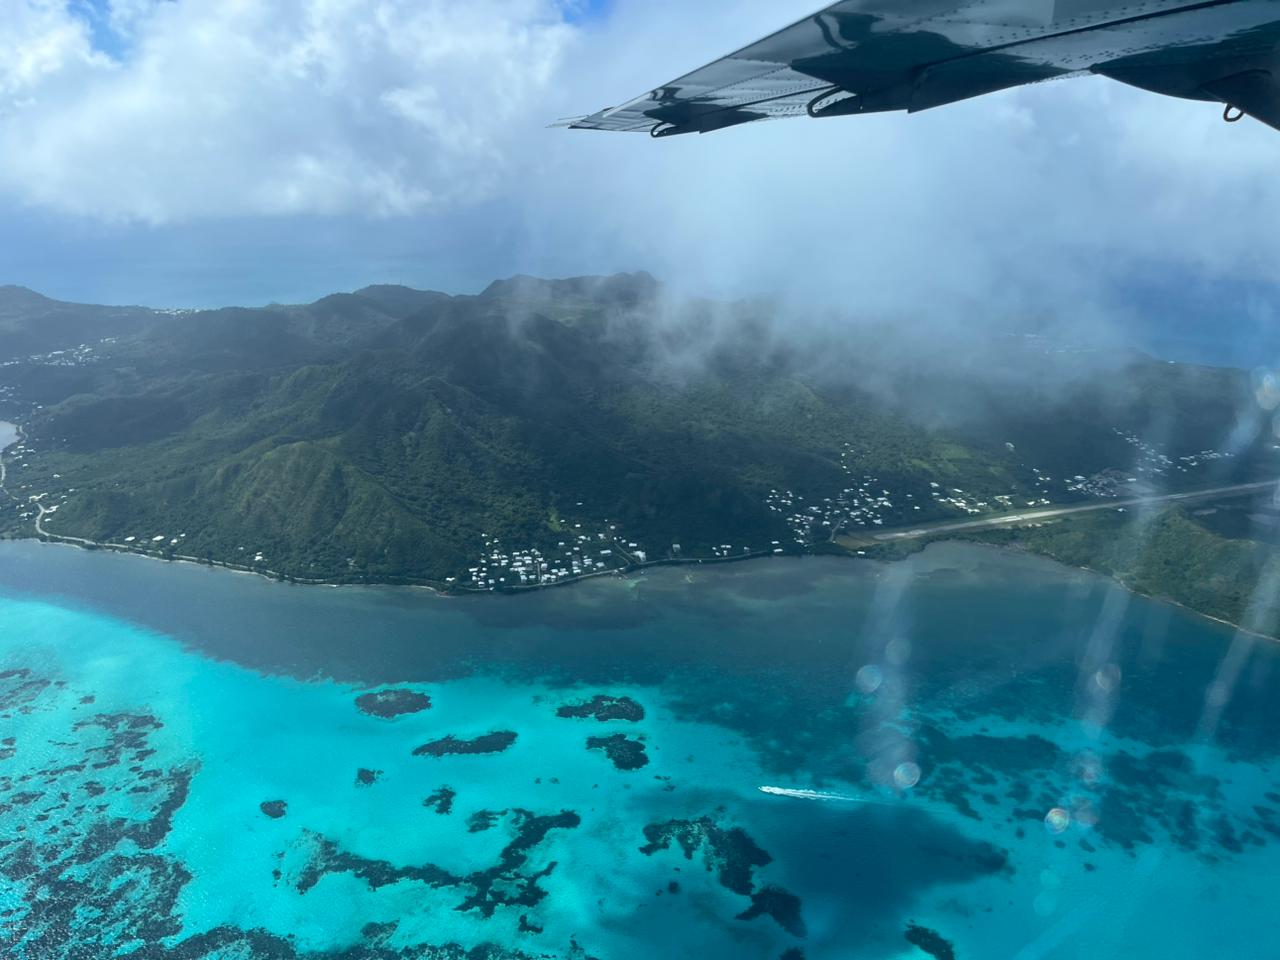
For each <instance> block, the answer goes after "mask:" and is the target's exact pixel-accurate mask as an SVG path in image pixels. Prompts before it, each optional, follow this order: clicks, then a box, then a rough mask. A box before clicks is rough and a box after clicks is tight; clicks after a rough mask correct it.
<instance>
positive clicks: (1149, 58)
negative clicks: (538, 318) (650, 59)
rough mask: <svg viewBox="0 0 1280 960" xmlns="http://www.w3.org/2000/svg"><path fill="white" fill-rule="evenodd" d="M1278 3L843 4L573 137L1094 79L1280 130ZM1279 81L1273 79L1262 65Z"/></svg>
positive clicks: (914, 102)
mask: <svg viewBox="0 0 1280 960" xmlns="http://www.w3.org/2000/svg"><path fill="white" fill-rule="evenodd" d="M1278 50H1280V0H1201V2H1187V0H843V2H840V3H834V4H832V5H831V6H829V7H826V8H824V9H822V10H819V11H818V12H817V13H815V14H813V15H812V16H810V17H806V18H805V19H803V20H801V21H799V22H797V23H793V24H792V25H791V26H789V27H786V28H784V29H782V30H779V31H778V32H777V33H775V34H772V35H770V36H768V37H765V38H764V39H762V40H759V41H757V42H756V43H753V44H751V45H749V46H747V47H744V48H742V49H741V50H739V51H737V52H736V53H731V54H729V55H728V56H726V57H722V58H721V59H719V60H717V61H715V62H714V63H710V64H708V65H707V66H705V67H702V68H700V69H698V70H694V71H693V72H692V73H688V74H685V75H684V76H683V77H680V78H678V79H676V80H673V81H671V82H670V83H668V84H665V85H663V86H661V87H658V88H657V89H655V90H651V91H649V92H648V93H646V94H644V95H643V96H641V97H637V98H636V99H634V100H631V101H628V102H627V103H624V104H622V105H621V106H618V107H611V108H609V109H606V110H601V111H599V112H598V113H594V114H592V115H590V116H587V117H581V118H577V119H573V120H568V121H563V122H562V125H563V126H567V127H570V128H572V129H576V130H621V131H635V132H646V133H649V134H651V135H652V136H655V137H663V136H671V135H675V134H681V133H709V132H711V131H713V130H720V129H723V128H725V127H731V126H736V125H738V124H743V123H751V122H754V121H757V120H773V119H779V118H784V117H797V116H806V115H807V116H810V117H832V116H847V115H850V114H856V113H873V112H880V111H886V110H906V111H917V110H924V109H928V108H930V107H936V106H940V105H942V104H946V103H954V102H955V101H957V100H964V99H967V98H969V97H974V96H978V95H980V94H984V93H991V92H993V91H996V90H1002V89H1004V88H1006V87H1014V86H1020V85H1022V84H1026V83H1034V82H1037V81H1041V80H1049V79H1053V78H1057V77H1066V76H1072V75H1076V74H1083V73H1095V74H1101V75H1104V76H1108V77H1111V78H1113V79H1116V80H1120V81H1122V82H1125V83H1129V84H1132V85H1134V86H1138V87H1142V88H1143V89H1147V90H1152V91H1154V92H1157V93H1164V94H1168V95H1170V96H1177V97H1185V98H1189V99H1195V100H1208V101H1218V102H1220V103H1225V104H1227V105H1228V108H1229V109H1230V108H1235V110H1236V111H1238V112H1239V113H1247V114H1250V115H1252V116H1254V117H1256V118H1257V119H1259V120H1262V121H1263V122H1265V123H1268V124H1270V125H1271V126H1275V127H1277V128H1280V79H1277V78H1280V53H1278V52H1277V51H1278ZM1273 69H1275V71H1276V76H1275V77H1273V75H1272V70H1273Z"/></svg>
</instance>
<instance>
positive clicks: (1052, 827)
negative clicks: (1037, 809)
mask: <svg viewBox="0 0 1280 960" xmlns="http://www.w3.org/2000/svg"><path fill="white" fill-rule="evenodd" d="M1070 825H1071V814H1069V813H1067V811H1065V810H1063V809H1062V808H1061V807H1054V808H1053V809H1052V810H1050V811H1049V812H1048V813H1046V814H1045V815H1044V828H1045V829H1046V830H1048V831H1049V832H1050V833H1052V834H1055V835H1056V834H1059V833H1062V831H1064V830H1066V829H1067V827H1069V826H1070Z"/></svg>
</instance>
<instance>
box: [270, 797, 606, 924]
mask: <svg viewBox="0 0 1280 960" xmlns="http://www.w3.org/2000/svg"><path fill="white" fill-rule="evenodd" d="M499 816H508V817H510V820H511V826H512V828H513V829H514V831H515V837H514V839H512V840H511V841H510V842H509V843H508V844H507V845H506V846H505V847H503V848H502V852H501V853H500V854H499V855H498V860H497V862H496V863H494V864H493V865H492V866H490V867H488V868H487V869H485V870H479V871H476V872H474V873H470V874H465V875H457V874H453V873H451V872H449V871H448V870H446V869H444V868H443V867H439V866H436V865H435V864H430V863H427V864H421V865H418V866H412V865H410V866H397V865H395V864H392V863H390V862H388V861H386V860H374V859H371V858H369V857H363V856H360V855H358V854H354V853H349V852H347V851H345V850H342V849H341V848H340V847H339V846H338V845H337V843H335V842H334V841H332V840H329V839H328V838H326V837H322V836H320V835H319V834H316V833H312V832H310V831H307V832H306V833H305V835H304V841H305V842H308V843H310V844H311V845H312V852H311V856H310V859H309V861H308V863H307V866H306V867H305V868H303V870H302V871H301V873H300V874H299V875H298V876H297V878H296V881H295V886H296V887H297V890H298V892H299V893H306V892H307V891H308V890H310V889H311V888H312V887H314V886H315V885H316V884H317V883H318V882H319V881H320V879H321V878H322V877H324V876H325V875H326V874H331V873H350V874H352V875H353V876H355V877H358V878H359V879H361V880H363V881H364V882H365V883H367V884H368V885H369V887H370V889H373V890H376V889H378V888H379V887H382V886H386V885H387V884H392V883H399V882H401V881H404V880H411V881H414V882H416V883H422V884H425V885H426V886H429V887H433V888H437V889H439V888H458V889H459V890H461V891H463V892H464V896H463V899H462V901H461V902H460V903H459V904H458V905H457V906H456V907H455V909H457V910H461V911H467V910H475V911H477V912H479V913H480V914H481V915H482V916H484V917H491V916H493V912H494V911H495V910H496V909H497V908H498V907H500V906H522V907H532V906H534V905H535V904H537V903H538V902H539V901H541V900H542V898H543V897H545V896H546V891H545V890H543V889H542V887H541V886H539V884H538V881H539V880H541V879H542V878H543V877H545V876H547V875H548V874H549V873H551V871H552V870H554V869H555V867H556V863H555V861H554V860H553V861H551V862H549V863H547V864H546V865H545V866H544V867H542V868H541V869H532V868H531V867H530V866H529V858H530V856H531V854H532V852H533V850H534V848H536V847H537V846H538V845H539V844H540V843H542V841H543V840H544V839H546V836H547V834H548V833H550V832H551V831H552V830H556V829H561V830H565V829H572V828H573V827H576V826H578V824H579V823H581V818H580V817H579V816H578V815H577V814H576V813H574V812H573V811H571V810H564V811H561V812H560V813H558V814H553V815H546V816H538V815H536V814H533V813H531V812H530V811H528V810H520V809H516V810H510V811H504V812H503V813H502V814H499Z"/></svg>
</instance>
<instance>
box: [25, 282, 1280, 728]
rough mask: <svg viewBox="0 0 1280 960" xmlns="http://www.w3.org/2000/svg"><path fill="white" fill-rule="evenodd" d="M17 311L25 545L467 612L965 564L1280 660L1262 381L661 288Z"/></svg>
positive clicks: (601, 712)
mask: <svg viewBox="0 0 1280 960" xmlns="http://www.w3.org/2000/svg"><path fill="white" fill-rule="evenodd" d="M0 312H3V313H4V314H5V316H6V322H5V324H4V328H3V329H0V364H3V365H4V368H5V377H4V380H5V384H4V389H3V390H2V391H0V420H2V421H4V422H6V423H11V424H13V425H14V427H13V429H12V430H10V431H7V432H6V434H5V437H6V439H7V440H11V441H12V442H10V443H9V445H8V446H7V447H6V449H5V450H4V451H3V453H2V454H0V536H7V537H38V538H42V539H45V540H54V541H58V542H63V543H70V544H75V545H77V546H82V547H88V548H96V549H110V550H118V551H124V552H131V553H137V554H141V555H145V556H149V557H158V558H164V559H169V560H175V561H183V562H191V563H204V564H210V565H215V566H222V567H227V568H230V569H235V570H244V571H250V572H253V573H258V574H261V575H263V576H268V577H273V578H277V579H282V580H289V581H294V582H299V583H326V584H333V583H383V584H420V585H425V586H429V587H431V588H433V589H435V590H437V591H441V592H446V593H455V594H456V593H488V592H504V591H505V592H519V591H524V590H535V589H542V588H546V587H553V586H561V585H565V584H569V583H574V582H577V581H581V580H584V579H587V578H592V577H601V576H622V575H631V574H636V573H639V572H642V571H644V570H645V569H646V568H649V567H652V566H654V565H663V564H695V565H697V564H719V563H731V562H738V561H742V560H753V559H759V558H766V557H771V558H776V557H788V556H795V555H801V554H814V553H823V554H840V555H844V556H848V557H851V558H866V559H882V560H891V559H895V558H898V557H901V556H904V555H906V554H907V553H910V552H911V551H914V550H917V549H920V548H922V547H923V546H925V545H927V544H928V543H930V542H934V541H936V540H940V539H957V538H962V539H971V540H979V541H983V542H989V543H993V544H996V545H999V546H1004V547H1011V548H1015V549H1021V550H1028V551H1031V552H1035V553H1039V554H1044V555H1047V556H1050V557H1053V558H1055V559H1059V560H1061V561H1063V562H1066V563H1070V564H1073V565H1077V566H1087V567H1090V568H1092V569H1096V570H1100V571H1102V572H1104V573H1108V574H1110V575H1111V576H1113V577H1115V578H1116V579H1117V580H1119V581H1120V582H1122V583H1124V584H1125V585H1127V586H1129V587H1131V588H1132V589H1134V590H1137V591H1139V592H1142V593H1146V594H1150V595H1152V596H1157V597H1164V598H1168V599H1170V600H1173V601H1175V602H1177V603H1181V604H1183V605H1185V606H1187V607H1189V608H1191V609H1193V610H1197V611H1199V612H1202V613H1205V614H1207V615H1209V616H1212V617H1216V618H1218V619H1221V620H1224V621H1226V622H1229V623H1234V624H1240V625H1242V626H1245V627H1246V628H1247V629H1249V630H1251V631H1253V632H1256V633H1263V634H1268V635H1276V634H1277V633H1280V625H1278V623H1277V620H1278V618H1280V615H1278V613H1277V611H1276V610H1275V609H1274V605H1269V606H1267V607H1266V608H1265V609H1263V608H1262V607H1259V606H1256V605H1255V606H1253V607H1251V606H1250V599H1251V597H1252V596H1253V587H1254V585H1256V584H1257V583H1258V582H1259V581H1260V579H1261V578H1262V577H1263V575H1264V571H1265V570H1267V569H1269V565H1270V564H1272V563H1274V562H1275V561H1276V560H1277V559H1280V558H1278V557H1277V553H1276V551H1277V549H1280V543H1278V542H1277V540H1278V537H1280V508H1278V507H1277V505H1276V503H1275V502H1274V499H1273V496H1272V493H1273V488H1274V483H1275V478H1276V477H1277V476H1278V475H1280V449H1278V446H1280V445H1277V443H1276V442H1275V438H1274V437H1273V436H1272V432H1271V430H1270V427H1269V423H1270V419H1269V414H1267V412H1266V411H1265V410H1264V409H1263V407H1262V406H1260V404H1264V405H1265V403H1266V402H1270V401H1268V400H1267V398H1266V397H1261V398H1259V397H1258V396H1257V395H1256V391H1255V385H1254V383H1253V381H1252V379H1251V376H1252V375H1251V373H1250V372H1249V371H1243V370H1231V369H1226V368H1219V367H1211V366H1203V365H1196V364H1190V363H1181V362H1179V363H1171V362H1168V361H1167V360H1164V359H1161V358H1157V357H1152V356H1149V355H1146V354H1144V353H1142V352H1140V351H1138V350H1135V349H1125V348H1116V349H1108V350H1097V349H1091V348H1090V347H1089V345H1088V344H1084V345H1081V344H1078V343H1073V342H1071V341H1070V340H1069V339H1067V340H1064V339H1062V338H1061V336H1060V337H1059V338H1058V339H1055V338H1054V337H1050V336H1045V335H1043V334H1042V333H1040V332H1038V331H1035V330H1027V331H1017V330H1015V331H1012V332H1010V333H1007V334H1001V335H992V334H984V335H981V336H977V335H975V336H964V335H958V336H953V337H950V338H947V337H939V338H937V340H936V342H934V341H929V342H922V341H921V340H920V339H919V338H913V337H912V336H911V335H910V331H909V330H908V329H905V328H900V327H899V326H898V325H894V324H889V323H876V322H873V321H868V323H869V324H870V325H864V326H861V327H858V328H857V329H858V331H859V332H858V334H857V335H853V334H849V335H845V334H837V333H834V332H833V331H830V330H827V331H824V330H821V329H818V328H813V329H807V330H798V329H792V328H790V327H787V326H785V325H784V323H783V319H782V317H781V316H780V313H779V308H777V307H776V306H772V305H770V304H767V303H761V302H743V303H725V304H715V303H711V302H709V301H704V300H697V299H690V298H684V297H680V296H677V295H675V294H674V293H672V292H671V291H670V290H668V289H667V288H665V287H664V286H663V285H662V284H660V283H658V281H656V280H655V279H654V278H652V277H650V276H648V275H646V274H639V273H636V274H619V275H615V276H612V277H594V278H576V279H569V280H554V281H552V280H539V279H537V278H532V277H514V278H510V279H507V280H500V281H495V282H494V283H493V284H491V285H490V286H489V287H488V288H486V289H485V290H483V291H482V292H481V293H479V294H476V295H460V296H451V295H446V294H442V293H438V292H432V291H421V290H413V289H410V288H406V287H391V286H375V287H366V288H363V289H360V290H357V291H355V292H352V293H337V294H333V295H330V296H327V297H324V298H322V299H320V300H317V301H315V302H313V303H308V304H291V305H271V306H267V307H256V308H226V309H214V310H201V311H191V312H181V313H177V314H175V313H173V312H172V311H164V310H149V309H147V308H142V307H138V308H128V309H127V310H125V309H119V308H110V307H96V306H93V305H71V304H60V303H58V302H57V301H53V300H49V299H48V298H45V297H41V296H39V295H37V294H34V293H32V292H31V291H27V290H23V289H22V288H16V287H5V288H0ZM70 316H75V317H76V318H77V321H76V324H75V325H72V326H68V325H67V324H66V322H65V319H66V318H67V317H70ZM851 329H852V328H851ZM88 330H92V331H93V336H88V335H87V333H86V331H88ZM726 331H732V335H731V336H729V335H724V334H725V332H726ZM784 332H785V335H781V334H782V333H784ZM1062 336H1066V335H1065V334H1063V335H1062ZM673 337H674V338H675V340H674V341H673V340H672V338H673ZM673 342H678V343H680V344H681V350H682V351H683V353H682V356H684V357H685V358H687V359H688V360H689V362H688V363H686V364H685V365H683V366H681V365H680V364H679V363H676V362H675V360H674V358H673V355H672V353H671V345H672V343H673ZM601 696H602V697H607V695H604V694H602V695H601ZM358 706H359V708H360V709H361V710H363V711H364V712H366V713H368V714H370V715H372V716H376V717H380V718H382V719H394V718H396V717H398V716H402V715H404V714H407V713H412V712H415V711H416V710H418V709H426V708H427V707H428V706H429V697H427V695H426V694H420V693H417V692H416V691H413V690H391V689H388V690H378V691H370V692H368V693H365V694H362V695H361V699H360V701H359V703H358ZM568 706H570V712H568V713H566V714H562V715H564V716H570V717H573V716H592V715H594V716H595V717H596V719H598V720H602V719H631V717H630V715H629V714H630V713H631V706H630V705H629V704H627V703H626V702H625V699H624V698H615V699H613V700H610V699H607V698H606V699H605V700H602V701H598V700H595V699H593V700H592V701H589V703H588V705H586V706H585V707H584V706H582V705H576V706H575V705H568ZM578 710H586V711H587V712H586V713H585V714H581V713H578V712H577V711H578ZM637 716H638V714H637Z"/></svg>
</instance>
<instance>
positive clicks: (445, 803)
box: [422, 786, 458, 814]
mask: <svg viewBox="0 0 1280 960" xmlns="http://www.w3.org/2000/svg"><path fill="white" fill-rule="evenodd" d="M457 795H458V791H456V790H454V789H453V787H449V786H444V787H441V788H440V789H439V790H437V791H435V793H433V794H431V796H429V797H427V798H426V799H425V800H423V801H422V805H423V806H424V807H434V808H435V811H436V813H440V814H449V813H452V812H453V798H454V797H456V796H457Z"/></svg>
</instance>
